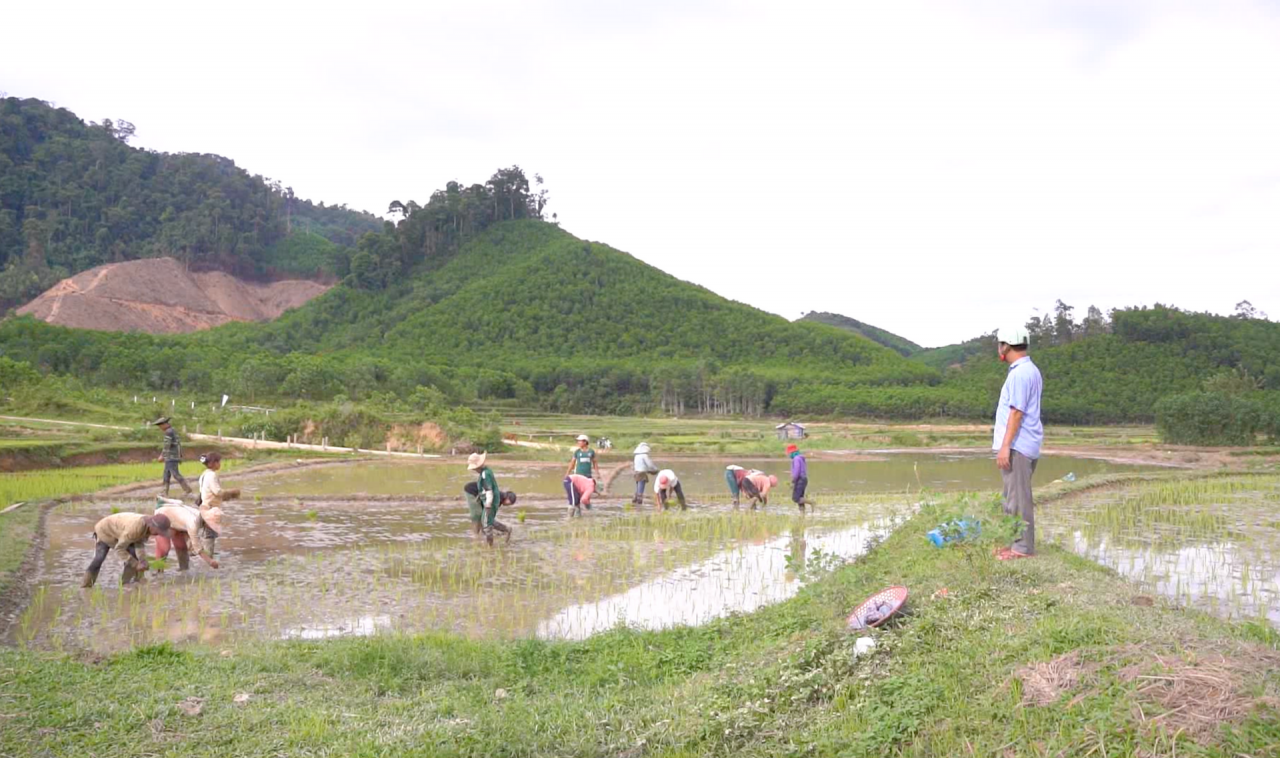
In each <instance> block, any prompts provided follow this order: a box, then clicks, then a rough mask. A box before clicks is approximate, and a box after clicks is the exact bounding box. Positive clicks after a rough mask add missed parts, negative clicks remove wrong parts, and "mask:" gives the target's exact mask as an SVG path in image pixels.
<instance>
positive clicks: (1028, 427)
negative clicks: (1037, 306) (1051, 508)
mask: <svg viewBox="0 0 1280 758" xmlns="http://www.w3.org/2000/svg"><path fill="white" fill-rule="evenodd" d="M1030 343H1031V338H1030V336H1029V335H1028V334H1027V330H1026V329H1025V328H1023V327H1019V326H1015V327H1012V328H1009V329H1001V330H1000V331H998V332H997V333H996V354H997V355H998V356H999V357H1000V360H1001V361H1003V362H1005V363H1008V364H1009V373H1008V374H1007V375H1006V377H1005V380H1004V387H1002V388H1001V390H1000V402H999V403H998V404H997V405H996V423H995V428H994V430H993V434H992V438H991V449H992V450H993V451H995V453H996V466H997V467H998V468H999V469H1000V478H1001V479H1003V480H1004V512H1005V513H1007V514H1009V515H1011V516H1018V517H1020V518H1021V519H1022V521H1023V523H1024V525H1025V526H1024V527H1023V530H1022V534H1021V535H1020V536H1019V537H1018V539H1017V540H1015V541H1014V543H1013V546H1012V547H1011V548H1003V549H1001V550H998V551H997V552H996V557H997V558H999V559H1000V560H1009V559H1011V558H1027V557H1030V556H1032V555H1034V554H1035V551H1036V515H1035V507H1036V506H1035V501H1034V500H1033V499H1032V497H1031V477H1032V475H1033V474H1035V472H1036V462H1037V461H1039V460H1040V445H1041V444H1042V443H1043V442H1044V426H1043V425H1042V424H1041V423H1040V394H1041V391H1042V390H1043V389H1044V379H1043V378H1042V377H1041V376H1040V369H1038V368H1036V364H1034V363H1032V362H1031V356H1030V355H1028V354H1027V351H1028V349H1029V348H1030V346H1031V344H1030Z"/></svg>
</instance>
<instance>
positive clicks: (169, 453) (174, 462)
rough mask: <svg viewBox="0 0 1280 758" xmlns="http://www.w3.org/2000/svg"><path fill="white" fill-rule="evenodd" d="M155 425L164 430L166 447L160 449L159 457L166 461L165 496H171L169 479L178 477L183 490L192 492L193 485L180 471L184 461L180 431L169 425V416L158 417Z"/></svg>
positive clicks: (160, 459) (188, 492)
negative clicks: (179, 466) (179, 436)
mask: <svg viewBox="0 0 1280 758" xmlns="http://www.w3.org/2000/svg"><path fill="white" fill-rule="evenodd" d="M153 423H154V425H155V426H158V427H160V431H162V432H164V448H162V449H161V451H160V457H159V458H158V459H157V460H159V461H161V462H163V463H164V496H165V497H169V480H170V479H171V478H172V479H176V480H177V481H178V484H180V485H182V491H183V492H185V493H187V494H188V495H190V494H191V485H190V484H187V480H186V478H185V477H183V476H182V472H180V471H178V464H180V463H181V462H182V443H181V442H179V441H178V433H177V432H175V431H174V430H173V427H172V426H170V425H169V417H168V416H162V417H160V418H158V419H156V420H155V421H154V422H153Z"/></svg>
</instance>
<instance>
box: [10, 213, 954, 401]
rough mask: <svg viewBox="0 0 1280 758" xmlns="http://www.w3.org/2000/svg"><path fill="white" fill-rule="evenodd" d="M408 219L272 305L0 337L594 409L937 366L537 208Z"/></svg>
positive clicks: (184, 385)
mask: <svg viewBox="0 0 1280 758" xmlns="http://www.w3.org/2000/svg"><path fill="white" fill-rule="evenodd" d="M428 207H430V204H429V205H428ZM509 208H510V205H509V206H508V209H509ZM429 212H430V211H428V210H427V208H421V209H419V210H418V211H417V212H416V213H420V214H428V213H429ZM412 221H413V214H411V215H410V217H409V218H406V219H405V220H402V221H401V223H400V225H399V227H398V228H396V229H391V230H388V231H386V232H384V233H382V234H370V235H366V236H365V237H364V238H362V239H361V241H360V242H359V244H358V247H357V252H356V254H355V256H354V257H353V258H352V272H351V274H350V275H349V276H348V277H347V278H346V279H345V280H344V282H343V283H342V284H341V285H340V286H338V287H335V288H334V289H333V290H331V291H330V292H328V293H327V294H325V295H323V296H321V297H319V298H317V299H316V300H314V301H312V302H310V303H308V304H307V305H305V306H303V307H301V308H299V309H297V310H295V311H292V312H289V313H286V314H285V315H284V316H283V317H282V318H280V319H278V320H277V321H274V322H271V323H266V324H231V325H228V326H226V327H219V328H217V329H213V330H210V331H207V332H200V333H195V334H191V335H183V336H152V335H143V334H120V333H92V332H82V331H75V330H65V329H59V328H57V327H52V326H49V325H47V324H44V323H41V322H35V321H32V320H30V319H25V318H23V319H11V320H9V321H7V322H5V323H4V324H3V325H0V354H3V355H6V356H8V357H10V358H12V359H15V360H19V361H25V362H28V363H31V364H32V365H35V366H37V367H38V368H40V369H41V370H44V371H55V372H59V373H73V374H76V375H77V376H80V377H82V378H84V379H85V380H87V381H89V382H91V383H94V384H107V385H114V386H120V387H135V388H142V387H150V388H154V389H158V390H181V391H184V392H202V393H218V392H223V391H226V392H229V393H230V394H232V395H234V396H239V397H253V398H261V397H278V398H281V399H303V398H306V399H327V398H333V397H336V396H338V395H343V396H346V397H350V398H355V399H361V398H368V397H370V396H372V395H374V394H377V393H383V392H390V393H395V394H397V395H402V396H407V395H408V394H411V393H412V392H413V391H414V390H415V388H417V387H419V386H427V387H433V388H435V389H436V390H438V391H439V392H441V393H443V394H444V395H445V396H446V397H449V398H451V399H454V400H457V401H462V402H488V403H493V402H498V403H501V402H509V403H513V404H517V405H522V406H526V407H528V406H534V405H543V406H546V407H549V408H555V409H559V410H567V411H593V412H632V413H633V412H647V411H652V410H659V409H661V410H665V411H667V412H673V413H684V412H695V411H698V412H735V413H764V412H768V411H770V410H771V407H772V404H773V402H774V400H775V398H777V397H779V396H784V395H785V394H786V393H792V394H794V393H796V392H797V391H800V388H801V387H803V386H805V385H821V386H828V387H835V388H850V387H866V388H872V387H882V386H892V385H906V386H910V385H921V386H923V385H926V384H928V383H930V382H937V381H938V380H939V379H940V376H939V375H938V374H937V372H935V371H933V370H931V369H929V368H928V367H926V366H922V365H919V364H916V363H913V362H910V361H907V360H906V359H904V358H903V357H902V356H900V355H898V354H897V353H895V352H894V351H892V350H889V349H887V348H884V347H882V346H880V345H877V344H876V343H874V342H872V341H871V340H868V339H866V338H863V337H861V336H859V335H856V334H851V333H848V332H846V331H843V330H840V329H836V328H833V327H829V326H826V325H822V324H816V323H811V322H805V323H791V322H789V321H787V320H786V319H784V318H781V317H779V316H774V315H771V314H768V313H765V312H763V311H759V310H757V309H755V308H751V307H749V306H746V305H742V304H739V303H735V302H732V301H729V300H726V299H725V298H722V297H720V296H718V295H715V294H714V293H712V292H709V291H708V290H706V289H703V288H701V287H698V286H695V285H692V284H689V283H686V282H682V281H680V280H678V279H676V278H674V277H672V276H670V275H668V274H665V273H663V272H661V271H659V270H657V269H655V268H653V267H651V266H648V265H647V264H644V263H643V262H641V261H639V260H636V259H635V258H633V257H632V256H630V255H627V254H626V253H622V252H620V251H617V250H614V249H612V248H609V247H608V246H606V245H601V244H598V243H590V242H585V241H583V240H580V239H577V238H575V237H573V236H572V235H570V234H568V233H567V232H565V231H564V230H562V229H560V228H559V227H557V226H555V225H553V224H550V223H547V222H545V221H541V220H537V219H536V218H522V219H515V220H512V219H507V220H501V221H493V222H492V223H491V224H490V225H489V226H488V227H487V228H485V229H483V230H481V231H479V232H477V233H475V234H474V236H471V237H470V238H469V239H465V240H463V241H461V242H460V243H459V244H458V245H457V247H456V250H454V251H452V252H450V251H449V250H448V249H447V246H446V247H441V246H440V245H438V244H434V243H433V245H432V246H431V249H432V250H433V251H434V252H433V253H432V254H427V253H424V252H422V251H421V249H417V250H413V249H410V250H406V240H409V239H413V237H412V235H413V234H415V233H416V232H415V231H414V229H415V225H414V224H413V223H411V222H412ZM433 228H434V227H433ZM437 231H438V229H437Z"/></svg>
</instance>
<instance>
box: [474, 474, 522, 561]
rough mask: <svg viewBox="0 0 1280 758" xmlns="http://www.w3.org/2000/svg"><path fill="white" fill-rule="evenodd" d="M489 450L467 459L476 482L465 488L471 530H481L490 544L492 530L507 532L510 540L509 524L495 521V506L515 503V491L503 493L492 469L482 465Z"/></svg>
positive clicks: (496, 512)
mask: <svg viewBox="0 0 1280 758" xmlns="http://www.w3.org/2000/svg"><path fill="white" fill-rule="evenodd" d="M487 458H488V453H472V454H471V455H470V456H469V457H468V458H467V470H468V471H474V472H475V474H476V481H474V482H471V483H469V484H468V485H467V486H466V487H464V488H463V489H464V491H465V492H466V493H467V506H468V507H469V508H470V510H471V532H472V534H478V533H480V532H483V534H484V541H485V542H487V543H488V544H489V546H490V547H492V546H493V533H494V532H495V531H496V532H498V533H500V534H503V535H506V541H507V542H510V541H511V527H509V526H507V525H506V524H504V523H502V522H501V521H498V508H500V507H502V506H504V505H515V504H516V493H514V492H502V491H501V490H499V489H498V479H497V477H495V476H494V475H493V469H491V468H489V467H488V466H487V465H485V461H486V460H487Z"/></svg>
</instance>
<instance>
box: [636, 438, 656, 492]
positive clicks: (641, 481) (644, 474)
mask: <svg viewBox="0 0 1280 758" xmlns="http://www.w3.org/2000/svg"><path fill="white" fill-rule="evenodd" d="M635 456H636V459H635V463H634V465H633V468H634V469H635V475H636V495H635V497H633V498H632V499H631V504H632V505H643V504H644V488H645V486H646V485H647V484H649V474H656V473H658V467H657V466H655V465H654V463H653V459H652V458H650V457H649V443H648V442H641V443H640V444H639V445H636V452H635Z"/></svg>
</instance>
